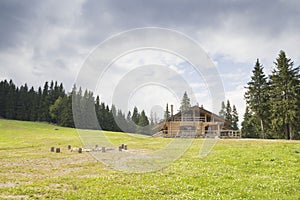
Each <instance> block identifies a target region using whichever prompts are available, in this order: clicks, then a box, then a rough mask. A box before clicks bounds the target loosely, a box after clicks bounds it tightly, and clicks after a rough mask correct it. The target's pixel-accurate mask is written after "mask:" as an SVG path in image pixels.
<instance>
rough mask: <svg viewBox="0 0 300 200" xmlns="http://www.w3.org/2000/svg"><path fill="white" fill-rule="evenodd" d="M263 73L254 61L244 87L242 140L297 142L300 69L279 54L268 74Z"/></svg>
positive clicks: (298, 136)
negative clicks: (288, 140)
mask: <svg viewBox="0 0 300 200" xmlns="http://www.w3.org/2000/svg"><path fill="white" fill-rule="evenodd" d="M263 69H264V68H263V65H262V64H261V63H260V62H259V59H257V60H256V63H255V66H254V69H253V71H252V76H251V80H250V81H249V82H248V83H247V86H246V89H247V91H246V93H245V100H246V105H247V107H246V111H245V114H244V121H243V122H242V134H243V136H244V137H251V138H280V139H283V138H285V139H300V123H299V121H300V74H299V66H296V67H295V66H294V63H293V62H292V60H291V59H290V58H288V57H287V56H286V54H285V52H284V51H280V53H279V55H278V57H277V58H276V60H275V62H274V69H273V71H272V72H271V74H270V75H269V76H266V75H265V73H264V71H263Z"/></svg>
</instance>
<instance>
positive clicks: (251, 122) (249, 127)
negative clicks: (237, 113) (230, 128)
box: [241, 106, 259, 138]
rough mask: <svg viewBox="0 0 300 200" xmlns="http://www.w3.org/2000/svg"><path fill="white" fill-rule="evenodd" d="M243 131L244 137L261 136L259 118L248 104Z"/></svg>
mask: <svg viewBox="0 0 300 200" xmlns="http://www.w3.org/2000/svg"><path fill="white" fill-rule="evenodd" d="M241 132H242V137H244V138H259V122H258V119H257V117H256V116H254V115H253V113H252V112H251V110H250V109H249V107H248V106H246V111H245V114H244V120H243V122H242V129H241Z"/></svg>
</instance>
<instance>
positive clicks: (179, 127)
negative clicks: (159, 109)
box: [155, 105, 239, 138]
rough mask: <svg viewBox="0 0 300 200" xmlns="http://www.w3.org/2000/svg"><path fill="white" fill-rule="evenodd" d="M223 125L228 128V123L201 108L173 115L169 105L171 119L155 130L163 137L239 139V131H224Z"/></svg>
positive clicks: (195, 107)
mask: <svg viewBox="0 0 300 200" xmlns="http://www.w3.org/2000/svg"><path fill="white" fill-rule="evenodd" d="M224 125H226V126H228V125H230V122H228V121H226V120H224V119H223V118H222V117H220V116H218V115H216V114H214V113H212V112H210V111H208V110H206V109H204V108H203V107H199V106H193V107H191V108H190V109H189V110H187V111H185V112H178V113H177V114H175V115H173V106H172V105H171V117H169V118H168V119H167V120H166V121H164V122H161V123H160V124H158V125H157V126H156V127H155V129H156V130H158V131H160V133H161V135H162V136H164V137H188V138H189V137H205V136H210V137H215V136H218V137H232V138H236V137H239V131H234V130H225V129H224Z"/></svg>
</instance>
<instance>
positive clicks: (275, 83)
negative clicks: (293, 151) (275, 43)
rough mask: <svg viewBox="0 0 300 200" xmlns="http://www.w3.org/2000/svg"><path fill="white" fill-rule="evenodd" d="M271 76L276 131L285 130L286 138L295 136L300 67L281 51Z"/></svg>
mask: <svg viewBox="0 0 300 200" xmlns="http://www.w3.org/2000/svg"><path fill="white" fill-rule="evenodd" d="M274 64H275V69H274V70H273V71H272V75H271V76H270V86H271V92H270V94H271V101H270V104H271V120H272V127H273V129H274V130H275V131H277V132H281V131H283V132H284V134H285V138H286V139H292V138H293V130H294V129H295V128H296V126H297V125H296V124H297V123H299V122H297V112H298V109H299V108H298V97H297V92H298V91H299V89H298V88H299V67H295V68H294V67H293V62H292V61H291V59H289V58H287V57H286V54H285V52H284V51H280V53H279V55H278V58H277V59H276V61H275V62H274Z"/></svg>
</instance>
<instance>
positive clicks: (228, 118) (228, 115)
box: [225, 100, 233, 129]
mask: <svg viewBox="0 0 300 200" xmlns="http://www.w3.org/2000/svg"><path fill="white" fill-rule="evenodd" d="M225 120H226V121H228V122H230V123H231V125H228V126H225V128H226V129H233V127H232V108H231V105H230V101H229V100H227V103H226V113H225Z"/></svg>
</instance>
